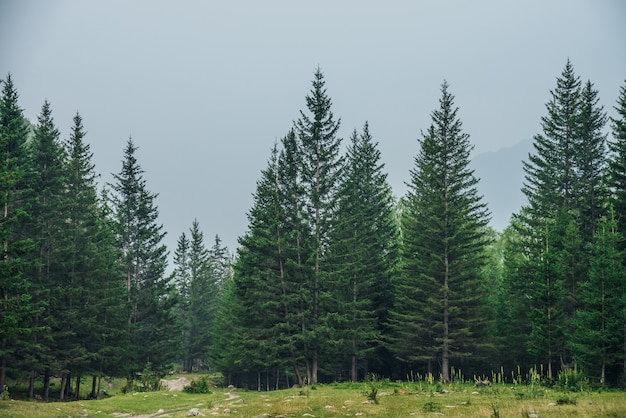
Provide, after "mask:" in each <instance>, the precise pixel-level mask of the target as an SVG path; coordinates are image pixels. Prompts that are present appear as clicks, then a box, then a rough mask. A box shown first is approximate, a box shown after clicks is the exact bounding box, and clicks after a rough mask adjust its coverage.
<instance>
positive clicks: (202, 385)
mask: <svg viewBox="0 0 626 418" xmlns="http://www.w3.org/2000/svg"><path fill="white" fill-rule="evenodd" d="M183 392H187V393H211V389H210V388H209V377H208V376H203V377H202V378H200V379H198V380H192V381H191V383H190V384H189V385H187V386H185V387H184V388H183Z"/></svg>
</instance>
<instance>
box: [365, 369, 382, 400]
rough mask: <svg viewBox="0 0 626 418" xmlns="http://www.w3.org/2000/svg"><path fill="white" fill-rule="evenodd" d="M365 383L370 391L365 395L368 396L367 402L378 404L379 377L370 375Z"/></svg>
mask: <svg viewBox="0 0 626 418" xmlns="http://www.w3.org/2000/svg"><path fill="white" fill-rule="evenodd" d="M365 383H366V384H367V387H368V389H369V391H367V392H366V393H365V395H366V396H367V400H368V401H371V402H374V403H375V404H378V398H377V395H378V387H379V384H378V377H377V376H376V375H375V374H370V375H369V376H368V377H367V380H366V381H365Z"/></svg>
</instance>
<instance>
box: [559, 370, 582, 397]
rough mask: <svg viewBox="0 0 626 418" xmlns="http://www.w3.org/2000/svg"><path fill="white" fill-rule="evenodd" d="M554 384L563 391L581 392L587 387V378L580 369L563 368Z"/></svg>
mask: <svg viewBox="0 0 626 418" xmlns="http://www.w3.org/2000/svg"><path fill="white" fill-rule="evenodd" d="M555 385H556V388H557V389H558V390H561V391H563V392H582V391H584V390H586V389H588V388H589V379H587V377H586V376H585V374H584V373H583V372H582V371H580V370H571V369H570V370H563V371H561V372H559V375H558V376H557V378H556V382H555Z"/></svg>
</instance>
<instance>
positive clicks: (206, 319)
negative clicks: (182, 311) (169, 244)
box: [188, 220, 223, 370]
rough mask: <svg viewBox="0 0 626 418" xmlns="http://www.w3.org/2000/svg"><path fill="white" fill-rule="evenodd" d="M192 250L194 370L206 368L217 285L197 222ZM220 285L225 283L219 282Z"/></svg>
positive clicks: (191, 347)
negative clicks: (195, 368)
mask: <svg viewBox="0 0 626 418" xmlns="http://www.w3.org/2000/svg"><path fill="white" fill-rule="evenodd" d="M189 232H190V237H191V239H190V246H189V272H190V281H189V318H190V326H189V340H188V347H189V358H190V359H191V361H192V362H191V368H190V369H189V370H192V369H193V367H194V365H196V367H197V368H200V367H206V366H207V350H208V348H209V347H210V346H211V336H212V330H213V324H214V321H215V313H216V302H217V291H218V282H217V280H216V275H215V274H214V269H213V264H212V263H211V257H210V254H209V251H208V250H207V249H206V247H205V245H204V236H203V234H202V231H201V230H200V224H199V223H198V221H197V220H194V221H193V224H192V226H191V229H190V230H189ZM219 283H223V281H220V282H219Z"/></svg>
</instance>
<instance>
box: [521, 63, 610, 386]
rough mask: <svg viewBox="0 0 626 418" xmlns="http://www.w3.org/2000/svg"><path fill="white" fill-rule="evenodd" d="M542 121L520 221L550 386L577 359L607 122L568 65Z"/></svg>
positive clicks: (533, 348)
mask: <svg viewBox="0 0 626 418" xmlns="http://www.w3.org/2000/svg"><path fill="white" fill-rule="evenodd" d="M550 93H551V99H550V101H549V102H548V103H547V104H546V110H547V116H544V117H542V118H541V126H542V131H543V133H542V134H539V135H536V136H535V138H534V144H533V145H534V148H535V153H533V154H531V155H530V156H529V159H528V161H524V163H523V164H524V170H525V172H526V175H525V182H524V186H523V189H522V191H523V192H524V194H525V195H526V197H527V200H528V204H527V205H526V206H525V207H523V208H522V210H521V211H520V213H519V214H518V217H517V218H518V220H519V222H518V223H517V227H518V231H519V233H520V234H521V236H522V241H523V242H524V245H523V246H521V247H520V250H521V251H523V252H525V254H524V258H523V259H524V260H526V261H525V265H524V266H523V268H520V269H518V270H517V271H518V272H519V273H520V276H519V277H517V278H515V279H513V280H520V281H524V282H526V283H527V284H526V285H525V286H524V288H525V297H527V298H528V299H529V300H531V301H532V302H531V303H530V309H529V320H530V321H531V331H530V333H529V338H528V341H527V345H528V348H529V351H530V353H531V354H532V355H534V356H535V358H536V359H537V360H540V361H541V362H545V363H547V372H548V377H550V378H552V377H553V374H554V366H555V363H556V360H559V362H560V365H561V366H563V367H565V366H567V365H569V363H571V362H572V361H573V360H574V359H573V357H572V351H571V348H572V344H573V338H574V333H575V329H574V318H575V316H576V311H577V310H578V309H580V307H581V294H580V286H581V283H583V282H584V281H585V280H586V277H587V275H588V272H589V268H590V263H591V261H590V258H591V255H590V252H589V250H588V249H589V248H590V247H591V244H592V242H593V234H594V228H595V225H596V221H597V218H598V216H600V214H601V212H602V207H603V204H604V200H605V199H604V196H605V195H606V193H605V192H604V190H603V188H604V185H603V176H604V169H605V166H606V151H605V135H604V134H603V133H602V130H603V127H604V124H605V120H606V116H605V114H604V111H603V110H602V108H601V107H599V106H598V104H597V103H598V99H597V91H596V90H595V89H594V88H593V84H591V82H587V84H586V85H585V87H584V88H581V82H580V79H579V77H578V76H576V75H575V74H574V69H573V66H572V64H571V62H570V61H569V60H568V61H567V64H566V66H565V69H564V70H563V72H562V73H561V76H560V77H558V78H557V80H556V88H555V89H554V90H552V91H551V92H550Z"/></svg>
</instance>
